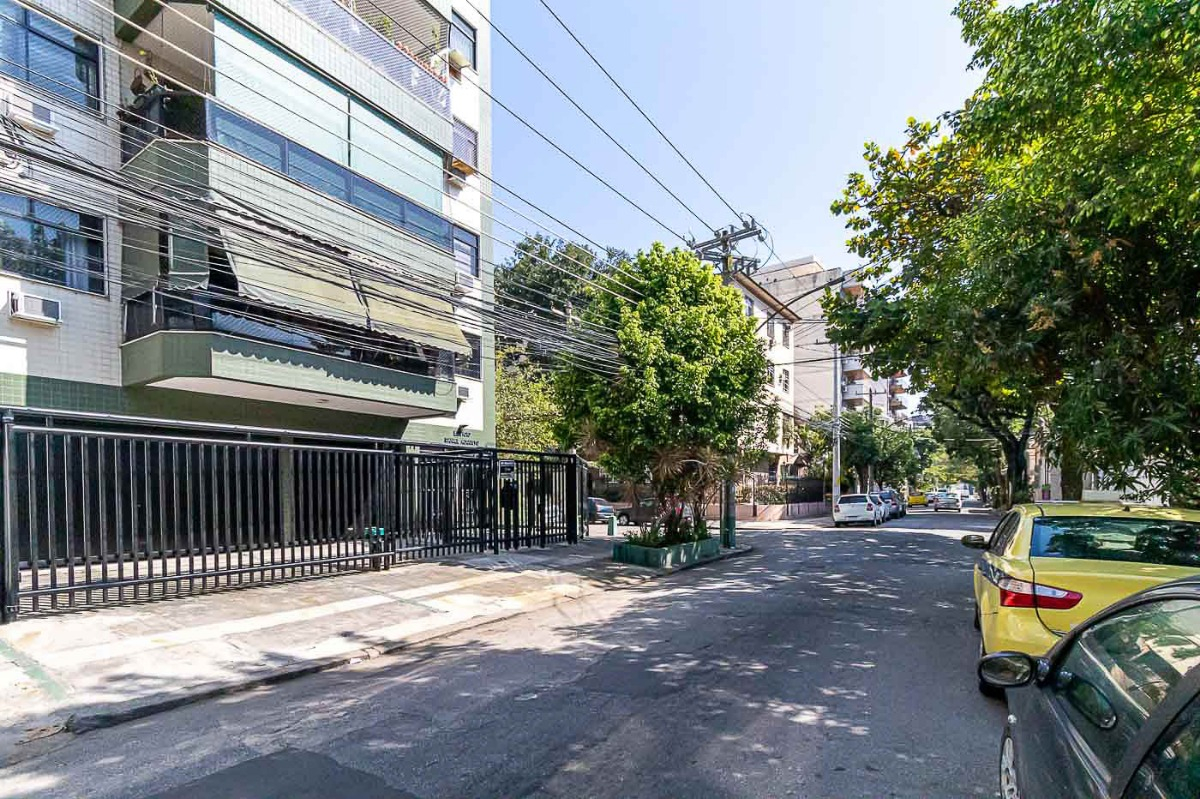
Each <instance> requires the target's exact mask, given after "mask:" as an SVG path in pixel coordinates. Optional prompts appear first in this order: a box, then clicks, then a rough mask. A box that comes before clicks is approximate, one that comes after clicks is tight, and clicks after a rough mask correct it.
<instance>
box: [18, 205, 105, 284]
mask: <svg viewBox="0 0 1200 799" xmlns="http://www.w3.org/2000/svg"><path fill="white" fill-rule="evenodd" d="M0 268H2V269H3V270H4V271H6V272H12V273H14V274H17V275H21V276H22V277H27V278H32V279H34V280H43V281H45V282H47V283H55V284H57V285H59V286H67V287H68V288H73V289H79V290H80V291H90V292H92V293H94V294H103V293H104V220H102V219H101V218H100V217H96V216H89V215H87V214H80V213H77V212H75V211H71V210H68V209H66V208H61V207H59V206H57V205H50V204H49V203H44V202H40V201H38V200H34V199H31V198H29V197H22V196H20V195H16V194H4V193H0Z"/></svg>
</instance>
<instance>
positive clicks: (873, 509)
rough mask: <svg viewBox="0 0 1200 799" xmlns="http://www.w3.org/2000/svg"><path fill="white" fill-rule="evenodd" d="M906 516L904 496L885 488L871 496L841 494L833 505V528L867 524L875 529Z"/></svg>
mask: <svg viewBox="0 0 1200 799" xmlns="http://www.w3.org/2000/svg"><path fill="white" fill-rule="evenodd" d="M907 515H908V502H907V501H906V500H905V498H904V495H903V494H901V493H900V492H899V491H896V490H894V489H890V488H885V489H884V490H882V491H879V492H877V493H873V494H843V495H842V496H841V497H839V498H838V501H837V502H835V503H834V505H833V526H834V527H841V526H842V525H846V524H869V525H871V526H873V527H877V526H879V525H881V524H883V523H884V522H886V521H887V520H888V519H898V518H900V517H902V516H907Z"/></svg>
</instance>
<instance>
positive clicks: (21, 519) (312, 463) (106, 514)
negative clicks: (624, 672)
mask: <svg viewBox="0 0 1200 799" xmlns="http://www.w3.org/2000/svg"><path fill="white" fill-rule="evenodd" d="M39 422H40V423H39ZM63 422H68V423H69V424H70V425H71V426H69V427H68V426H61V424H62V423H63ZM165 424H168V425H172V424H174V423H165ZM163 425H164V423H163V422H161V421H159V420H154V421H153V422H152V421H151V420H138V419H130V418H123V417H122V418H118V417H100V416H94V415H88V414H56V415H55V417H53V419H51V418H48V417H43V418H40V419H36V418H32V417H31V418H30V419H29V420H28V421H26V420H25V417H24V416H22V418H21V420H20V421H18V419H16V418H15V417H14V415H13V414H7V415H5V416H4V420H3V436H4V437H3V457H4V464H3V465H4V484H3V485H4V497H3V499H4V519H3V539H2V541H0V544H2V546H3V573H0V587H2V593H3V600H4V601H3V620H4V621H11V620H12V619H13V617H15V616H16V615H17V614H18V613H19V612H30V611H31V612H40V611H47V610H49V611H53V610H59V609H69V608H77V607H86V606H94V605H99V604H105V603H114V602H129V601H136V600H147V599H156V598H162V597H171V596H177V595H184V594H190V593H195V592H200V591H206V590H214V589H224V588H233V587H237V586H245V585H254V584H260V583H264V582H273V581H279V580H290V579H297V578H302V577H311V576H315V575H322V574H331V573H338V572H344V571H357V570H362V569H386V568H389V567H390V566H391V565H393V564H395V563H396V562H398V561H401V560H406V559H417V558H429V557H438V556H444V555H450V554H455V553H462V552H473V551H474V552H482V551H487V550H491V551H494V552H499V551H500V549H502V548H504V549H511V548H516V547H531V546H546V545H548V544H551V543H557V542H570V543H573V542H574V541H576V540H577V538H578V536H579V535H580V534H581V532H582V533H583V534H586V525H584V524H583V523H582V516H583V500H584V497H583V490H584V486H585V485H586V480H585V479H584V478H582V477H581V475H582V474H583V472H582V466H581V462H580V461H579V459H578V458H576V457H575V456H574V455H569V454H561V453H527V452H504V451H500V450H494V449H478V450H467V451H461V450H460V451H444V452H428V451H418V452H411V451H407V450H409V449H410V448H411V447H410V446H409V445H406V444H405V443H404V442H399V441H394V440H387V439H370V438H364V437H354V436H327V437H320V436H314V435H313V434H310V433H290V432H288V431H275V430H267V429H261V428H244V427H243V428H233V427H221V426H218V425H206V426H203V427H199V428H197V427H191V428H187V427H183V426H182V425H177V426H174V427H164V426H163Z"/></svg>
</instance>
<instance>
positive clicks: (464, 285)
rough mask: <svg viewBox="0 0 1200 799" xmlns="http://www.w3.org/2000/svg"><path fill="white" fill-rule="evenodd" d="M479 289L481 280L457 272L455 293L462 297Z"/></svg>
mask: <svg viewBox="0 0 1200 799" xmlns="http://www.w3.org/2000/svg"><path fill="white" fill-rule="evenodd" d="M477 288H479V279H478V278H476V277H472V276H471V275H468V274H466V273H464V272H457V273H455V275H454V293H455V294H456V295H458V296H459V297H461V296H462V295H464V294H466V293H467V292H468V291H474V290H475V289H477Z"/></svg>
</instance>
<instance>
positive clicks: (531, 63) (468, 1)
mask: <svg viewBox="0 0 1200 799" xmlns="http://www.w3.org/2000/svg"><path fill="white" fill-rule="evenodd" d="M465 2H466V4H467V5H469V6H470V7H471V8H473V9H475V13H476V14H478V15H479V16H480V17H481V18H482V19H483V21H484V22H486V23H487V24H488V25H490V26H491V28H492V30H494V31H496V33H498V34H500V38H502V39H504V41H506V42H508V44H509V46H510V47H512V48H513V49H514V50H516V51H517V53H518V54H519V55H520V56H521V58H523V59H525V61H526V63H528V64H529V66H531V67H533V68H534V69H535V70H537V73H538V74H539V75H541V76H542V77H543V78H545V79H546V82H548V83H549V84H550V85H551V86H553V87H554V88H555V89H556V90H557V91H558V93H559V94H561V95H562V96H563V97H564V98H566V100H567V102H569V103H570V104H571V105H573V106H574V107H575V109H576V110H577V111H578V112H579V113H581V114H583V115H584V117H586V118H587V120H588V121H589V122H591V123H592V124H593V125H594V126H595V127H596V129H597V130H599V131H600V132H601V133H603V134H604V135H605V136H606V137H607V138H608V140H609V141H611V142H612V143H613V144H615V145H616V146H617V148H618V149H620V151H621V152H623V153H624V154H625V155H626V156H628V157H629V160H631V161H633V163H635V164H637V165H638V167H639V168H640V169H641V170H642V171H643V172H645V173H646V174H647V175H649V177H650V179H651V180H653V181H654V182H655V183H657V184H658V185H659V187H660V188H662V190H663V191H665V192H666V193H667V194H669V195H671V197H672V199H674V200H675V202H677V203H679V204H680V205H681V206H682V207H683V209H684V210H685V211H687V212H688V213H689V214H691V215H692V216H693V217H695V219H696V221H697V222H699V223H700V224H701V225H703V226H704V227H705V228H708V229H710V230H711V229H712V225H710V224H708V223H707V222H705V221H704V220H703V219H702V218H701V217H700V215H699V214H697V213H696V212H695V211H694V210H693V209H692V207H691V206H690V205H688V204H687V203H685V202H684V201H683V200H681V199H680V198H679V195H677V194H676V193H675V192H674V191H672V190H671V189H670V188H669V187H668V186H667V184H665V183H663V182H662V181H661V180H659V178H658V176H657V175H655V174H654V173H653V172H651V171H650V170H649V169H648V168H647V167H646V165H645V164H643V163H642V162H641V161H639V160H638V159H637V156H635V155H634V154H633V153H631V152H629V149H628V148H626V147H625V145H623V144H621V142H619V141H617V140H616V138H614V137H613V135H612V134H611V133H609V132H608V130H607V129H606V128H605V127H604V126H603V125H601V124H600V123H599V122H597V121H596V118H595V117H593V116H592V115H591V114H589V113H588V112H587V111H586V110H585V109H584V108H583V106H581V105H580V104H579V103H577V102H576V101H575V98H574V97H572V96H571V95H570V94H568V93H567V91H566V90H565V89H564V88H563V87H562V86H560V85H559V84H558V82H557V81H555V80H554V78H552V77H550V76H549V75H547V74H546V71H545V70H544V69H542V68H541V67H540V66H538V64H537V62H536V61H534V60H533V59H532V58H530V57H529V55H528V54H527V53H526V52H525V51H524V50H522V49H521V48H520V46H518V45H517V43H516V42H514V41H513V40H512V39H511V38H509V36H508V34H506V33H505V32H504V31H502V30H500V27H499V26H498V25H496V23H495V22H493V21H492V20H491V19H490V18H489V17H488V15H486V14H484V13H483V12H482V11H480V10H479V9H478V8H477V7H476V6H475V4H474V3H472V2H471V0H465ZM372 5H374V3H373V2H372Z"/></svg>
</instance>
